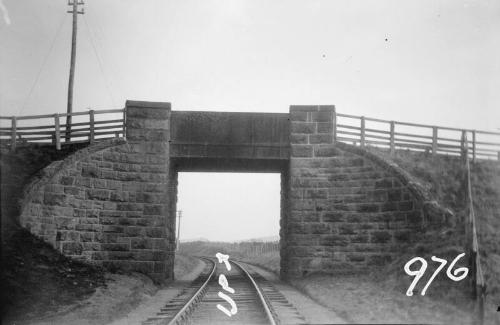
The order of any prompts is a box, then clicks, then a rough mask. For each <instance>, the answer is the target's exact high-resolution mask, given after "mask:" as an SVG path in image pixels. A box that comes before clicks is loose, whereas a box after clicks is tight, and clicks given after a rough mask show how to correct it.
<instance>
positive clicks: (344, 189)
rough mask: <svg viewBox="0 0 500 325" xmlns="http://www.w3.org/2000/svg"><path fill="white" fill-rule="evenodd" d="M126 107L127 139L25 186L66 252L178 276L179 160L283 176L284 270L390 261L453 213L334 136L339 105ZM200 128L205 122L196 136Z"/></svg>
mask: <svg viewBox="0 0 500 325" xmlns="http://www.w3.org/2000/svg"><path fill="white" fill-rule="evenodd" d="M126 114H127V116H126V121H127V125H126V133H127V134H126V138H127V141H126V142H125V141H123V140H109V141H106V142H103V143H96V144H93V145H91V146H89V147H88V148H85V149H83V150H80V151H78V152H76V153H75V154H73V155H72V156H70V157H68V158H67V159H65V160H64V161H62V162H57V163H53V164H52V165H50V166H49V167H48V168H47V169H46V170H45V173H44V176H42V178H41V179H40V180H39V182H35V183H33V184H32V186H31V188H29V189H28V191H27V197H26V198H25V200H24V204H23V211H22V214H21V223H22V224H23V226H24V227H26V228H27V229H29V230H30V231H31V232H33V233H34V234H36V235H38V236H40V237H41V238H43V239H44V240H46V241H47V242H49V243H51V244H52V245H53V246H54V247H55V248H57V249H59V250H61V252H63V253H64V254H67V255H69V256H72V257H75V258H78V259H84V260H90V261H92V262H96V263H100V264H101V265H103V266H104V267H108V268H111V269H117V268H118V269H123V270H133V271H139V272H144V273H146V274H148V275H150V276H151V277H153V278H154V279H155V280H158V281H162V280H164V279H167V278H171V277H172V276H173V259H174V249H175V210H176V200H177V173H178V171H179V170H182V168H186V170H188V169H189V170H221V169H222V170H226V171H227V170H231V171H234V170H244V171H250V170H251V171H275V172H276V171H277V172H280V173H281V181H282V193H281V194H282V196H281V206H282V210H281V220H280V224H281V230H280V236H281V244H282V245H281V252H280V254H281V258H282V260H281V266H282V276H283V277H285V278H286V277H296V276H304V275H307V274H310V273H313V272H318V271H321V272H330V273H336V272H361V271H363V270H366V269H367V268H370V267H375V266H379V265H384V264H385V263H388V262H389V261H391V260H392V258H393V257H394V256H395V255H396V254H397V250H398V249H399V248H398V244H400V243H403V242H404V243H408V242H411V241H412V240H414V238H415V237H416V236H417V234H418V231H419V230H421V229H422V227H424V225H426V224H433V225H438V224H441V223H444V222H446V221H447V220H449V219H450V215H449V213H447V212H446V211H443V210H442V209H440V208H439V206H437V204H435V203H432V202H430V201H429V200H428V196H427V194H426V192H425V191H424V190H422V189H421V188H420V187H419V186H418V185H416V184H415V183H413V182H411V180H410V179H409V178H408V177H407V175H406V174H404V173H403V172H402V171H401V170H399V169H397V168H396V167H394V166H393V165H390V164H389V163H387V162H385V161H383V160H382V159H380V158H379V157H377V156H374V155H372V154H370V153H369V152H368V151H366V150H364V149H361V148H358V147H355V146H349V145H346V144H342V143H333V141H334V138H333V123H334V114H335V108H334V107H333V106H318V105H306V106H293V107H291V108H290V114H289V115H288V116H287V115H286V114H264V115H261V114H255V113H241V114H240V113H238V114H236V113H235V114H232V113H231V114H225V113H215V112H213V113H202V112H178V113H175V114H174V113H171V112H170V104H168V103H164V104H162V103H145V102H128V103H127V108H126ZM173 118H175V119H176V123H177V124H175V125H172V123H171V121H172V119H173ZM211 121H212V122H213V123H212V124H211V123H210V122H211ZM214 123H215V124H214ZM224 123H227V124H228V125H229V127H223V128H222V127H216V129H213V128H212V129H211V127H212V125H216V126H220V125H225V124H224ZM194 125H198V126H199V125H207V128H206V129H204V130H202V131H200V132H191V131H192V129H190V127H192V126H194ZM233 126H236V127H233ZM259 130H260V131H262V132H259ZM172 134H174V137H173V138H171V135H172ZM172 139H173V140H174V142H176V143H175V145H174V144H172V143H171V142H170V141H171V140H172ZM208 140H210V141H211V142H210V141H208ZM183 141H184V142H190V143H191V145H190V146H189V148H187V147H186V146H185V145H184V144H182V143H183ZM207 141H208V142H210V143H211V144H210V145H207V144H206V142H207ZM228 145H229V146H228ZM193 157H197V158H200V159H201V158H202V159H206V160H201V162H200V160H197V161H195V159H194V158H193ZM252 159H255V160H257V161H252ZM266 159H269V161H268V160H266ZM271 160H274V161H273V162H270V161H271ZM171 161H172V162H173V163H172V165H171ZM276 161H278V162H277V163H276ZM270 166H271V167H270ZM430 216H432V218H430Z"/></svg>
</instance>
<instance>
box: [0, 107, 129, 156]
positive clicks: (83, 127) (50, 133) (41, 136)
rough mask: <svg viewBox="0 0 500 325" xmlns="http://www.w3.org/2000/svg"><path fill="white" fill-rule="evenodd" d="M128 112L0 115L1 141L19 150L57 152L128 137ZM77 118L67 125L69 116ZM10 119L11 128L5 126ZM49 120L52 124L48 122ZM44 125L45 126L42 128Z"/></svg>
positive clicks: (99, 111)
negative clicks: (44, 147) (37, 146)
mask: <svg viewBox="0 0 500 325" xmlns="http://www.w3.org/2000/svg"><path fill="white" fill-rule="evenodd" d="M124 112H125V110H124V109H112V110H89V111H87V112H77V113H71V114H67V113H64V114H48V115H32V116H17V117H16V116H12V117H6V116H0V122H3V123H1V124H0V141H1V143H3V144H7V145H9V146H10V148H11V150H15V149H16V147H17V146H20V145H25V144H29V143H42V144H43V143H46V144H53V145H55V146H56V148H57V150H60V149H61V144H70V143H82V142H90V143H92V142H94V141H98V140H102V139H107V138H113V137H119V136H124V134H125V115H124V114H125V113H124ZM70 115H71V117H72V119H73V122H72V123H71V126H70V127H69V128H68V127H67V126H66V125H65V121H62V119H64V120H65V119H66V117H67V116H70ZM5 120H10V127H7V126H4V125H3V124H4V123H5ZM46 120H48V122H44V121H46ZM40 124H42V125H40Z"/></svg>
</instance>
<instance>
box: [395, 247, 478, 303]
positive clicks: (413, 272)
mask: <svg viewBox="0 0 500 325" xmlns="http://www.w3.org/2000/svg"><path fill="white" fill-rule="evenodd" d="M464 255H465V253H462V254H460V255H458V256H457V257H455V259H454V260H453V262H451V264H450V266H448V269H447V270H446V275H447V276H448V278H450V279H451V280H453V281H460V280H463V279H465V277H466V276H467V273H469V269H468V268H466V267H459V268H457V269H456V270H455V271H453V274H452V273H451V270H452V269H453V267H454V266H455V264H456V263H457V261H458V260H459V259H460V258H461V257H462V256H464ZM431 260H433V261H434V262H439V263H441V265H439V266H438V268H437V269H436V271H434V274H432V276H431V278H430V279H429V281H427V284H426V285H425V287H424V289H423V290H422V292H421V293H420V294H421V295H422V296H425V293H426V292H427V288H429V286H430V285H431V283H432V281H434V278H435V277H436V275H437V274H438V273H439V271H441V270H442V269H443V267H444V266H445V265H446V263H447V261H446V260H444V259H442V258H439V257H436V256H432V257H431ZM416 262H420V263H421V266H420V268H419V269H418V270H410V266H412V265H413V264H414V263H416ZM426 269H427V261H426V260H425V259H423V258H422V257H418V256H417V257H414V258H412V259H411V260H409V261H408V262H407V263H406V264H405V267H404V270H405V272H406V274H408V275H409V276H414V277H415V279H413V281H412V283H411V285H410V287H409V288H408V290H407V291H406V295H407V296H413V289H415V286H416V285H417V283H418V281H419V280H420V279H421V278H422V276H423V275H424V273H425V270H426ZM460 273H461V274H460Z"/></svg>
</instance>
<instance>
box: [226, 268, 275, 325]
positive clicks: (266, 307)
mask: <svg viewBox="0 0 500 325" xmlns="http://www.w3.org/2000/svg"><path fill="white" fill-rule="evenodd" d="M231 263H233V264H235V265H236V266H238V267H239V268H240V270H241V271H243V273H244V274H245V275H246V276H247V278H248V279H249V280H250V282H252V285H253V287H254V288H255V291H257V295H258V296H259V299H260V303H261V304H262V306H263V308H264V310H265V312H266V316H267V318H268V319H269V323H270V324H271V325H277V324H278V323H277V322H276V320H275V319H274V316H273V313H272V312H271V307H270V306H269V304H268V302H267V300H266V298H265V297H264V294H262V291H261V290H260V288H259V286H258V285H257V283H256V282H255V280H254V279H253V278H252V276H251V275H250V273H248V271H247V270H245V268H244V267H243V266H241V264H240V263H238V262H235V261H233V260H232V261H231Z"/></svg>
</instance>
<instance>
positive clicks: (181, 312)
mask: <svg viewBox="0 0 500 325" xmlns="http://www.w3.org/2000/svg"><path fill="white" fill-rule="evenodd" d="M200 259H204V260H206V261H210V262H211V263H213V268H212V271H211V272H210V274H209V276H208V277H207V280H206V281H205V282H203V284H202V285H201V286H200V288H199V289H198V290H197V291H196V292H195V294H194V295H193V296H192V297H191V299H189V301H188V302H187V303H186V304H185V305H184V307H182V308H181V309H180V310H179V311H178V312H177V313H176V314H175V316H174V317H173V318H172V319H171V320H170V322H168V325H173V324H179V323H178V322H179V321H181V320H182V318H183V317H185V316H186V314H187V312H188V311H189V308H191V307H192V306H194V304H195V303H196V302H197V300H198V299H199V298H202V297H203V295H204V294H205V292H204V291H205V289H207V287H208V284H209V283H210V281H211V280H212V277H213V276H214V274H215V269H216V268H217V263H216V262H214V261H212V260H211V259H208V258H204V257H200Z"/></svg>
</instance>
